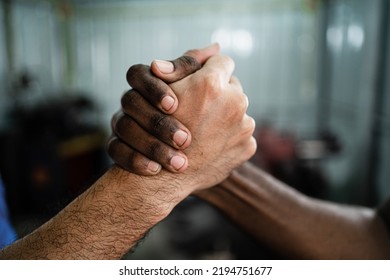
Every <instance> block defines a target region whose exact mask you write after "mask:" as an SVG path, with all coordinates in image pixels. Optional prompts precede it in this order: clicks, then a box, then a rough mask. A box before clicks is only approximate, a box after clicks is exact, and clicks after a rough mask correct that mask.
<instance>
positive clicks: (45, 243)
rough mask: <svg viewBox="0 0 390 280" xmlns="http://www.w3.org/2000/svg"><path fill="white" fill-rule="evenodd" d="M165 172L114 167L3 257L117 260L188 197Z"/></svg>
mask: <svg viewBox="0 0 390 280" xmlns="http://www.w3.org/2000/svg"><path fill="white" fill-rule="evenodd" d="M176 182H177V180H173V179H172V177H171V175H170V174H168V173H167V172H162V174H161V175H159V176H155V177H147V179H146V177H141V176H137V175H134V174H131V173H128V172H125V171H123V170H121V169H119V168H117V167H113V168H111V169H110V170H109V171H108V172H107V173H106V174H105V175H103V176H102V177H101V178H100V179H99V180H98V181H96V183H95V184H93V185H92V186H91V187H90V188H89V189H88V190H87V191H86V192H85V193H83V194H82V195H81V196H79V197H78V198H77V199H75V200H74V201H73V202H72V203H71V204H69V205H68V206H67V207H66V208H65V209H63V210H62V211H61V212H60V213H59V214H58V215H56V216H55V217H54V218H52V219H51V220H50V221H48V222H47V223H46V224H44V225H43V226H42V227H40V228H38V229H37V230H36V231H34V232H33V233H31V234H30V235H28V236H26V237H24V238H23V239H21V240H19V241H17V242H16V243H14V244H13V245H10V246H8V247H6V248H5V249H4V250H3V251H1V253H0V258H1V259H118V258H120V257H121V256H123V255H124V254H125V253H126V252H127V251H128V250H129V249H131V248H132V247H133V246H134V245H136V244H137V242H138V241H139V240H140V239H141V238H142V237H143V236H144V235H145V233H147V232H148V231H149V230H150V229H151V228H152V227H153V226H154V225H156V224H157V223H158V222H160V221H161V220H162V219H164V218H165V217H166V216H167V215H168V214H169V212H170V211H171V210H172V209H173V207H174V206H175V205H176V204H177V203H178V202H179V201H181V200H182V199H183V198H184V197H185V196H186V193H185V191H183V190H182V189H181V187H180V186H179V184H177V183H176Z"/></svg>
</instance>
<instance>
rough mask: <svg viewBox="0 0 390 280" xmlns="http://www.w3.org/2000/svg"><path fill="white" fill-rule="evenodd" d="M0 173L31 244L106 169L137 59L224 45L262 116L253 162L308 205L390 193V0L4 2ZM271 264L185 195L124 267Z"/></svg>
mask: <svg viewBox="0 0 390 280" xmlns="http://www.w3.org/2000/svg"><path fill="white" fill-rule="evenodd" d="M0 11H1V13H0V174H1V177H2V181H3V183H4V186H5V190H6V197H7V202H8V206H9V208H10V218H11V221H12V223H13V225H14V227H15V228H16V230H17V233H18V235H19V236H23V235H25V234H27V233H28V232H30V231H31V230H33V229H34V228H35V227H36V226H38V225H40V224H41V223H42V222H44V221H45V220H47V219H48V218H49V217H51V216H52V215H54V214H55V213H56V212H57V211H58V210H60V209H61V208H62V207H63V206H64V205H65V204H66V203H68V202H69V201H70V200H71V199H72V198H74V197H75V196H76V195H78V194H79V193H80V192H82V191H83V190H84V189H85V188H86V187H88V186H89V185H90V184H91V183H93V181H94V180H95V179H96V178H98V176H99V175H101V174H102V172H104V170H106V169H107V168H108V166H109V165H110V164H111V163H110V161H109V159H108V158H107V156H106V154H105V151H104V145H105V141H106V139H107V137H108V134H109V133H110V131H109V130H110V126H109V121H110V118H111V116H112V114H113V113H114V112H115V111H116V110H117V109H118V108H119V105H120V98H121V96H122V94H123V92H124V91H125V90H126V89H128V87H129V86H128V85H127V82H126V79H125V73H126V71H127V69H128V68H129V66H131V65H132V64H136V63H144V64H149V63H150V62H151V60H152V59H155V58H159V59H173V58H176V57H178V56H179V55H181V54H182V53H183V52H184V51H186V50H187V49H192V48H198V47H204V46H206V45H208V44H210V43H212V42H219V43H220V45H221V47H222V52H223V53H225V54H227V55H230V56H231V57H232V58H233V59H234V60H235V62H236V70H235V75H236V76H238V77H239V78H240V80H241V82H242V84H243V87H244V90H245V93H246V94H247V95H248V97H249V100H250V107H249V113H250V114H251V115H252V116H254V117H255V119H256V120H257V131H256V137H257V139H258V140H259V149H258V153H257V154H256V156H255V157H254V158H253V161H254V162H255V163H256V164H258V165H260V166H261V167H262V168H264V169H266V170H268V171H269V172H271V173H272V174H274V175H275V176H276V177H278V178H280V179H281V180H283V181H285V182H287V183H288V184H290V185H291V186H293V187H295V188H297V189H299V190H300V191H302V192H304V193H306V194H308V195H310V196H314V197H319V198H322V199H327V200H333V201H338V202H343V203H353V204H359V205H366V206H376V205H378V204H380V203H381V202H383V200H384V199H386V197H387V196H388V195H389V194H390V187H389V186H388V182H389V181H390V169H389V166H390V141H389V140H390V111H389V108H390V87H389V86H390V84H389V81H388V79H387V76H388V75H389V73H388V71H389V69H390V60H389V56H388V49H389V38H390V37H389V31H390V29H389V27H390V18H389V11H390V5H389V1H387V0H371V1H367V0H241V1H235V0H212V1H211V0H207V1H206V0H196V1H195V0H186V1H179V0H143V1H141V0H127V1H125V0H122V1H119V0H111V1H108V0H106V1H104V0H95V1H92V0H73V1H71V0H67V1H65V0H62V1H60V0H58V1H55V0H52V1H48V0H47V1H41V0H30V1H27V0H3V1H0ZM262 257H264V258H277V257H278V256H275V255H273V253H272V252H269V251H268V250H267V249H266V248H264V246H261V245H259V244H254V243H253V241H252V240H251V239H250V238H249V237H248V236H247V235H245V233H242V232H240V230H239V229H237V228H236V227H235V226H234V225H233V224H231V223H230V222H229V221H227V220H226V219H224V217H222V216H221V215H220V214H219V213H218V212H217V211H216V210H215V209H213V208H212V207H210V206H208V205H206V204H205V203H202V202H201V201H198V200H197V199H195V198H189V199H188V200H186V201H185V202H183V203H182V204H181V205H179V206H178V207H177V209H176V210H175V211H174V212H173V213H172V215H171V216H170V217H169V218H168V219H167V220H166V221H164V222H163V223H161V224H159V225H158V226H157V227H156V228H155V229H154V230H152V231H151V233H150V234H149V236H148V238H146V239H145V241H144V242H142V243H141V244H140V245H139V246H138V248H137V250H136V252H135V253H133V254H129V255H127V256H126V257H125V258H138V259H141V258H152V259H164V258H167V259H175V258H182V259H188V258H225V259H226V258H237V259H240V258H245V259H248V258H262Z"/></svg>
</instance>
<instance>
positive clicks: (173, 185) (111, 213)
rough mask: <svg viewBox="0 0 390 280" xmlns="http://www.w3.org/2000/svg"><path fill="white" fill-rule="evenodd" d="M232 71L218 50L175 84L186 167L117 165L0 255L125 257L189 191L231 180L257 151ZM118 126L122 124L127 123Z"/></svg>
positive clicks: (237, 83)
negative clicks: (151, 171) (185, 132)
mask: <svg viewBox="0 0 390 280" xmlns="http://www.w3.org/2000/svg"><path fill="white" fill-rule="evenodd" d="M233 69H234V63H233V61H232V60H231V59H230V58H228V57H225V56H219V55H216V56H213V57H212V58H210V59H209V60H208V61H207V62H206V63H205V64H204V65H203V67H202V68H201V69H200V70H199V71H197V72H196V73H194V74H193V75H190V76H187V77H186V78H184V79H182V80H180V81H178V82H176V83H173V84H171V85H170V86H171V88H172V89H173V90H174V91H175V94H176V97H177V100H178V102H179V103H180V107H178V108H177V110H176V112H175V113H174V114H173V117H175V118H177V119H178V120H180V122H181V123H183V124H184V125H185V126H186V127H187V128H188V129H189V130H190V131H191V134H192V144H191V148H187V150H186V151H185V152H186V158H187V159H188V162H190V164H188V163H187V162H186V164H188V166H187V170H186V172H183V173H171V172H168V171H166V170H161V171H160V172H159V174H158V175H156V176H148V177H146V176H140V175H136V174H132V173H129V172H126V171H124V170H122V169H120V168H118V167H116V166H115V167H113V168H111V169H110V170H109V171H108V172H106V173H105V174H104V175H103V176H102V177H101V178H100V179H98V180H97V182H95V183H94V184H93V185H92V186H91V187H90V188H89V189H88V190H87V191H86V192H85V193H83V194H82V195H81V196H79V197H78V198H77V199H76V200H74V201H73V202H72V203H71V204H70V205H68V206H67V207H65V209H63V210H62V211H61V212H60V213H59V214H58V215H56V216H55V217H54V218H52V219H51V220H50V221H48V222H47V223H46V224H44V225H43V226H42V227H40V228H39V229H37V230H36V231H34V232H33V233H32V234H30V235H28V236H26V237H25V238H23V239H21V240H19V241H17V242H16V243H14V244H12V245H10V246H8V247H6V248H4V249H3V250H2V251H1V252H0V258H1V259H117V258H120V257H121V256H123V254H125V253H126V252H127V251H129V250H130V249H131V248H132V247H134V245H136V244H137V242H138V241H139V240H140V238H142V237H143V236H144V235H145V233H146V232H148V231H149V230H150V229H151V228H152V227H153V226H154V225H156V224H157V223H158V222H160V221H161V220H162V219H164V218H165V217H166V216H167V215H168V214H169V213H170V212H171V210H172V209H173V208H174V207H175V206H176V205H177V204H178V203H179V202H180V201H182V200H183V199H184V198H186V197H187V196H188V195H190V194H191V193H192V192H194V191H196V190H200V189H204V188H207V187H210V186H213V185H214V184H216V183H219V182H221V181H222V180H224V179H226V177H227V176H228V175H229V173H230V172H231V170H232V169H234V168H236V167H237V166H239V165H240V164H242V163H243V162H245V161H246V160H247V159H249V158H250V157H251V156H252V155H253V154H254V153H255V150H256V142H255V140H254V138H253V137H252V133H253V131H254V127H255V125H254V121H253V119H252V118H250V117H249V116H247V115H246V109H247V106H248V104H247V98H246V96H245V95H244V94H243V92H242V88H241V85H240V84H239V82H238V80H237V79H236V78H234V77H231V74H232V71H233ZM215 115H219V116H224V117H218V118H216V117H215ZM116 125H117V126H119V128H122V129H125V128H127V125H128V122H126V121H122V120H121V119H119V120H118V121H117V124H116ZM220 129H221V130H222V131H223V133H220V132H218V131H219V130H220ZM123 133H124V134H126V133H127V132H125V131H124V132H123ZM122 136H123V137H124V138H126V137H127V136H126V135H122ZM210 145H211V146H210ZM152 154H153V153H152ZM221 155H222V156H221Z"/></svg>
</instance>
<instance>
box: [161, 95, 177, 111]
mask: <svg viewBox="0 0 390 280" xmlns="http://www.w3.org/2000/svg"><path fill="white" fill-rule="evenodd" d="M174 104H175V99H173V97H172V96H165V97H164V98H163V99H162V100H161V106H162V107H163V109H164V110H165V111H169V110H170V109H171V108H172V107H173V105H174Z"/></svg>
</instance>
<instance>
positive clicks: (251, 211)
mask: <svg viewBox="0 0 390 280" xmlns="http://www.w3.org/2000/svg"><path fill="white" fill-rule="evenodd" d="M200 197H202V198H204V199H205V200H207V201H209V202H210V203H212V204H214V205H215V206H216V207H217V208H219V209H220V210H221V211H223V212H225V213H226V214H227V215H228V216H229V217H230V218H231V219H232V220H233V221H234V222H236V223H237V224H239V225H240V226H241V227H242V228H244V229H245V230H246V231H247V232H248V233H250V234H252V235H253V236H255V237H256V238H257V239H258V240H259V241H260V242H262V243H264V244H266V245H267V246H269V247H271V248H272V249H274V250H277V251H279V253H280V254H282V255H284V256H285V257H288V258H310V259H312V258H314V259H367V258H389V257H390V249H389V248H390V242H389V236H388V233H387V230H386V229H385V227H384V225H383V223H382V221H381V219H380V218H379V217H378V216H377V215H376V213H375V212H374V211H372V210H370V209H366V208H362V207H349V206H340V205H336V204H333V203H328V202H323V201H319V200H314V199H311V198H309V197H306V196H304V195H302V194H300V193H298V192H297V191H295V190H293V189H291V188H289V187H288V186H286V185H284V184H283V183H281V182H279V181H278V180H276V179H274V178H273V177H271V176H269V175H268V174H266V173H264V172H262V171H261V170H259V169H257V168H255V167H253V166H251V165H249V164H246V165H245V166H244V168H241V169H240V170H239V171H235V172H234V173H233V174H232V175H231V177H229V179H227V180H226V181H225V182H223V183H222V184H221V185H219V186H218V187H215V188H213V189H210V190H207V191H206V192H204V193H200Z"/></svg>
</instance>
